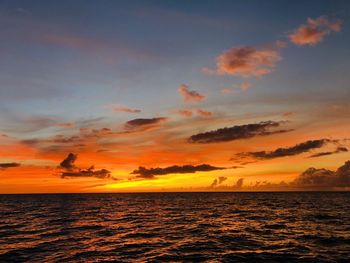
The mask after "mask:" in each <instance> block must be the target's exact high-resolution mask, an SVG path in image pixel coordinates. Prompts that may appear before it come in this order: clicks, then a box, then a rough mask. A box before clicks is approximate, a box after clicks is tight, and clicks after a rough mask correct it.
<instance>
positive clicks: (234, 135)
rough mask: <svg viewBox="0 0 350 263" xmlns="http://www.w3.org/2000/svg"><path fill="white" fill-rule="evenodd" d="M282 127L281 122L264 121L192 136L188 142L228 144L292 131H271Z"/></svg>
mask: <svg viewBox="0 0 350 263" xmlns="http://www.w3.org/2000/svg"><path fill="white" fill-rule="evenodd" d="M280 125H281V122H276V121H264V122H260V123H254V124H245V125H236V126H233V127H226V128H221V129H217V130H213V131H209V132H205V133H198V134H195V135H192V136H191V137H190V138H189V139H188V141H189V142H190V143H214V142H227V141H233V140H239V139H248V138H252V137H256V136H264V135H270V134H276V133H282V132H288V131H290V130H281V129H280V130H271V129H272V128H277V127H279V126H280Z"/></svg>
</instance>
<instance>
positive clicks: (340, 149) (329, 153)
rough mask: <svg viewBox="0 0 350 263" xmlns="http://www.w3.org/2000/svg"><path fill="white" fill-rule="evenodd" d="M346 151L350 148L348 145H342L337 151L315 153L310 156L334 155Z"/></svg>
mask: <svg viewBox="0 0 350 263" xmlns="http://www.w3.org/2000/svg"><path fill="white" fill-rule="evenodd" d="M344 152H348V149H347V148H346V147H342V146H340V147H338V148H337V149H336V150H335V151H329V152H320V153H315V154H313V155H311V156H310V158H315V157H322V156H327V155H332V154H336V153H344Z"/></svg>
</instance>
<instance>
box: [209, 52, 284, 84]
mask: <svg viewBox="0 0 350 263" xmlns="http://www.w3.org/2000/svg"><path fill="white" fill-rule="evenodd" d="M280 59H281V57H280V54H279V51H278V50H277V49H275V48H271V47H262V48H255V47H252V46H244V47H234V48H231V49H229V50H227V51H225V52H223V53H222V54H221V55H219V56H218V57H217V59H216V67H217V68H216V69H215V70H211V69H207V68H204V69H203V72H204V73H208V74H219V75H225V74H227V75H238V76H242V77H252V76H254V77H259V76H264V75H267V74H269V73H270V72H271V71H272V70H273V68H274V67H275V64H276V62H277V61H278V60H280Z"/></svg>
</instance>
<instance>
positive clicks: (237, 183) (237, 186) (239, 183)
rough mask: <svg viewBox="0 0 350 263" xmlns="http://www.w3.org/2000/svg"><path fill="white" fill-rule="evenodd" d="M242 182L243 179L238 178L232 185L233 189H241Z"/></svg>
mask: <svg viewBox="0 0 350 263" xmlns="http://www.w3.org/2000/svg"><path fill="white" fill-rule="evenodd" d="M243 182H244V179H243V178H239V179H238V180H237V182H236V184H235V185H234V187H236V188H241V187H242V186H243Z"/></svg>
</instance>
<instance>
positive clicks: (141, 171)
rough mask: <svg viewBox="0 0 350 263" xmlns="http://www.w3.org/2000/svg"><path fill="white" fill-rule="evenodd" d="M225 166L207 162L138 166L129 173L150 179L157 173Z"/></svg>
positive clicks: (207, 169)
mask: <svg viewBox="0 0 350 263" xmlns="http://www.w3.org/2000/svg"><path fill="white" fill-rule="evenodd" d="M224 169H226V168H225V167H216V166H212V165H209V164H200V165H182V166H179V165H173V166H169V167H165V168H160V167H156V168H145V167H142V166H140V167H139V168H138V169H136V170H134V171H132V172H131V174H136V175H137V177H140V178H145V179H152V178H154V176H157V175H166V174H176V173H181V174H187V173H195V172H200V171H201V172H209V171H215V170H224Z"/></svg>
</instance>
